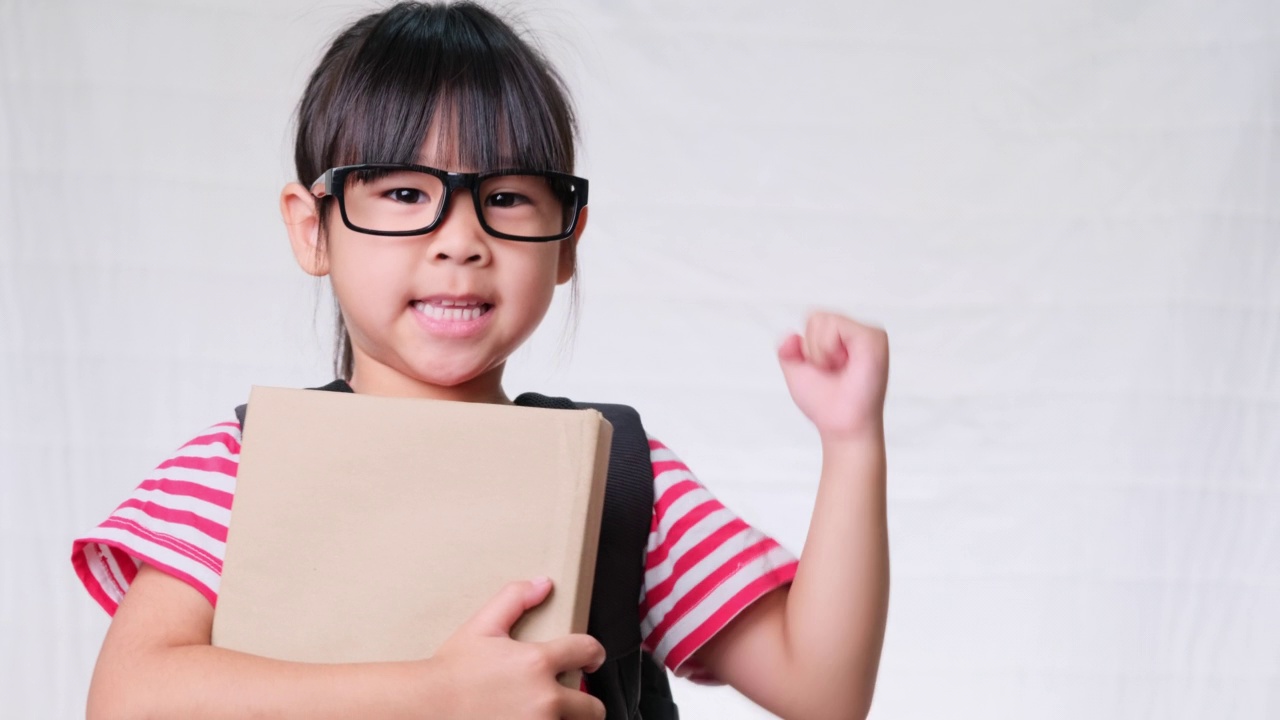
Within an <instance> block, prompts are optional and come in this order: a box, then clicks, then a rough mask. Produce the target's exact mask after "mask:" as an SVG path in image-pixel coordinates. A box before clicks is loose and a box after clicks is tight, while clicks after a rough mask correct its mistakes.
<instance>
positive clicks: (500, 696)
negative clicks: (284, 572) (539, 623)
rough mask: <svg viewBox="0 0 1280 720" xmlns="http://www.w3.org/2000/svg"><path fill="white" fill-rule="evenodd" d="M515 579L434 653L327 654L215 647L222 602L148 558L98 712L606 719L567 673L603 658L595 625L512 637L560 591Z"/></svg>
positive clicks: (109, 719)
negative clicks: (313, 657)
mask: <svg viewBox="0 0 1280 720" xmlns="http://www.w3.org/2000/svg"><path fill="white" fill-rule="evenodd" d="M550 587H551V586H550V583H549V582H547V581H535V582H522V583H512V584H511V585H508V586H507V587H506V588H504V589H503V591H502V592H501V593H499V595H498V596H497V597H495V598H494V599H493V600H492V601H491V602H490V603H489V604H488V605H487V606H486V607H485V608H483V609H482V610H481V611H480V612H478V613H477V614H476V615H475V616H474V617H473V618H472V619H471V620H470V621H468V623H467V624H466V625H465V626H464V627H463V628H461V629H460V630H459V631H458V632H457V633H456V634H455V635H454V636H453V637H452V638H450V639H449V640H448V641H447V642H446V643H445V644H444V645H443V646H442V647H441V648H440V650H439V651H438V652H437V653H436V655H435V656H434V657H432V658H431V659H427V660H420V661H414V662H398V663H363V664H350V665H320V664H305V663H291V662H283V661H278V660H268V659H266V658H261V657H256V656H253V655H246V654H243V653H237V652H233V651H230V650H225V649H223V648H216V647H212V646H211V645H210V644H209V642H210V631H211V629H212V627H213V608H212V607H210V605H209V603H208V601H207V600H205V599H204V596H202V595H201V594H200V593H199V592H197V591H196V590H194V589H193V588H191V587H190V586H188V585H187V584H186V583H184V582H182V581H180V580H177V579H175V578H173V577H170V576H169V575H166V574H164V573H163V572H161V571H159V570H156V569H154V568H152V567H150V566H148V565H144V566H142V568H140V569H139V571H138V575H137V577H136V578H135V579H134V581H133V583H132V585H131V586H130V588H129V591H128V593H126V594H125V597H124V600H123V601H121V603H120V607H119V609H118V610H117V611H116V615H115V618H114V619H113V620H112V622H111V627H110V629H109V630H108V631H107V637H106V639H105V640H104V642H103V645H102V652H101V654H100V655H99V656H98V664H97V667H96V668H95V669H94V674H93V682H92V684H91V686H90V689H89V703H88V713H87V715H88V717H89V718H90V720H97V719H104V720H115V719H117V718H178V717H180V718H190V719H192V720H196V719H199V718H236V719H243V718H314V719H317V720H319V719H323V718H343V719H346V718H353V717H360V718H387V719H391V718H397V719H398V718H415V719H417V718H475V717H537V718H561V717H570V718H603V717H604V707H603V705H601V704H600V702H599V701H598V700H596V699H595V698H593V697H591V696H590V695H587V694H586V693H582V692H578V691H575V690H570V689H568V688H565V687H563V686H561V685H559V684H558V683H556V681H555V676H556V674H557V673H560V672H564V671H567V670H572V669H578V668H586V669H588V670H591V669H594V668H595V667H597V666H598V665H599V663H600V662H602V661H603V659H604V649H603V648H602V647H601V646H600V645H599V643H597V642H596V641H595V640H594V639H592V638H590V637H589V636H586V635H572V636H569V637H566V638H562V639H560V640H555V641H551V642H547V643H541V644H530V643H521V642H517V641H515V640H512V639H511V638H510V637H509V636H508V632H509V630H510V628H511V625H512V624H513V623H514V622H515V621H516V620H517V619H519V617H520V616H521V615H522V614H523V613H524V612H525V611H526V610H527V609H529V608H532V607H534V606H536V605H537V604H539V603H540V602H542V600H543V599H544V598H545V597H546V596H547V594H548V592H549V590H550Z"/></svg>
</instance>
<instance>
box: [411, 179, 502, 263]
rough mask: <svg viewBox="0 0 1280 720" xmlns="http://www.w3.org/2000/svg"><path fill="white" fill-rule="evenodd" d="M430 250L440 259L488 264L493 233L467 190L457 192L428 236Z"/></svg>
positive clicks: (437, 259) (442, 260)
mask: <svg viewBox="0 0 1280 720" xmlns="http://www.w3.org/2000/svg"><path fill="white" fill-rule="evenodd" d="M427 238H428V239H429V243H428V246H427V247H428V252H429V253H430V255H431V259H432V260H434V261H437V262H448V261H453V262H456V263H459V264H462V265H487V264H488V263H489V261H490V260H491V259H492V258H491V251H490V248H489V242H488V238H489V234H488V233H486V232H485V231H484V227H482V226H481V225H480V218H478V217H477V216H476V209H475V205H474V203H473V202H472V199H471V197H470V194H469V193H467V192H466V191H463V192H456V193H453V197H451V198H449V204H448V205H447V206H446V207H445V209H444V218H443V219H442V220H441V221H440V224H439V225H438V226H436V229H435V230H433V231H431V234H429V235H428V236H427Z"/></svg>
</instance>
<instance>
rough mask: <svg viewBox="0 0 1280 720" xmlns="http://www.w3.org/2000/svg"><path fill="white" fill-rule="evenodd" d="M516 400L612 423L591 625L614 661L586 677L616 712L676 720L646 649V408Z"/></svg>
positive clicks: (527, 397) (649, 513) (634, 718)
mask: <svg viewBox="0 0 1280 720" xmlns="http://www.w3.org/2000/svg"><path fill="white" fill-rule="evenodd" d="M515 403H516V404H517V405H525V406H530V407H545V408H554V409H560V410H581V409H587V408H590V409H593V410H597V411H599V412H600V414H601V415H604V417H605V419H606V420H608V421H609V424H610V425H612V426H613V443H612V446H611V447H610V449H609V482H608V485H606V487H605V496H604V512H603V517H602V518H601V523H600V524H601V527H602V528H607V531H606V530H602V531H601V533H600V546H599V551H598V552H597V555H596V570H595V584H594V586H593V589H592V594H591V613H590V619H589V620H588V623H587V631H588V632H589V633H590V634H591V635H592V636H593V637H595V638H596V639H597V640H599V641H600V644H601V645H604V647H605V651H606V654H607V658H608V659H607V660H606V662H605V664H604V665H602V666H601V667H600V669H599V670H597V671H596V672H594V673H591V674H590V675H588V676H587V686H588V688H589V689H590V690H591V693H592V694H593V695H595V696H596V697H598V698H600V700H601V701H602V702H603V703H604V705H605V708H606V710H607V715H608V717H610V718H618V717H620V718H625V719H626V720H639V719H640V718H644V720H677V719H678V718H679V714H678V712H677V710H676V706H675V702H674V701H673V700H672V699H671V688H670V686H669V684H668V682H667V676H666V671H665V670H664V669H663V668H662V666H660V665H659V664H658V663H657V662H656V661H655V660H654V659H653V657H652V656H651V655H650V654H649V653H647V652H645V651H644V649H643V648H642V647H641V636H640V622H639V617H638V614H639V603H640V595H641V593H642V592H643V590H644V570H645V556H646V554H647V551H648V545H649V530H650V527H651V525H652V523H653V501H654V497H653V492H654V490H653V462H652V460H651V456H650V453H649V436H648V434H647V433H646V432H645V430H644V426H643V425H642V424H641V423H640V414H639V413H637V412H636V411H635V409H634V408H631V407H628V406H626V405H613V404H605V403H575V402H573V401H571V400H569V399H567V398H557V397H547V396H545V395H540V394H538V393H524V394H522V395H520V396H519V397H517V398H516V399H515Z"/></svg>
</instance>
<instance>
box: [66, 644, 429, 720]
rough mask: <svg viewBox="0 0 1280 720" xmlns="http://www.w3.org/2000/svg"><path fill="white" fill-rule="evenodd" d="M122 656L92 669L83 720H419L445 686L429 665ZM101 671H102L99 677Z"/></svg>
mask: <svg viewBox="0 0 1280 720" xmlns="http://www.w3.org/2000/svg"><path fill="white" fill-rule="evenodd" d="M125 655H126V654H125V653H121V656H120V657H118V658H116V659H114V660H113V661H112V662H110V663H105V664H102V663H100V664H99V671H98V672H97V673H96V674H95V676H94V679H93V683H92V686H91V687H90V690H89V704H88V714H87V717H88V718H89V720H118V719H119V720H134V719H139V720H140V719H144V718H146V719H150V718H157V719H159V718H179V717H180V718H190V719H192V720H200V719H207V720H222V719H223V718H226V719H227V720H231V719H232V718H235V719H236V720H243V719H245V718H281V719H286V718H300V719H301V718H309V719H313V720H320V719H324V718H334V719H335V720H337V719H343V720H345V719H347V718H354V717H360V718H386V719H388V720H391V719H392V718H395V719H399V718H424V717H432V715H431V714H430V710H431V709H432V708H435V709H437V710H439V709H442V708H443V707H444V706H445V704H446V702H447V700H448V698H447V697H445V695H446V693H445V691H446V690H447V683H445V682H444V681H443V678H441V677H440V673H439V672H437V671H436V669H435V668H434V667H433V666H432V664H431V663H432V661H430V660H424V661H417V662H401V663H361V664H347V665H322V664H306V663H291V662H283V661H279V660H270V659H267V658H262V657H257V656H253V655H246V654H243V653H237V652H233V651H230V650H225V649H223V648H217V647H211V646H208V645H193V646H185V647H173V648H165V649H163V650H147V651H145V652H140V653H137V654H134V653H128V655H129V656H128V657H126V656H125ZM104 668H105V669H104Z"/></svg>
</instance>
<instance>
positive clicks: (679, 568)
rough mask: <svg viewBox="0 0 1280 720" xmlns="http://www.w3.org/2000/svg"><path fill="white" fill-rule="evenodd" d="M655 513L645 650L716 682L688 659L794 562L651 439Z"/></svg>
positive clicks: (786, 578)
mask: <svg viewBox="0 0 1280 720" xmlns="http://www.w3.org/2000/svg"><path fill="white" fill-rule="evenodd" d="M649 452H650V457H651V460H652V462H653V475H654V511H653V525H652V527H651V529H650V532H649V546H648V550H647V554H646V558H645V578H644V596H643V598H642V599H641V603H640V612H641V628H640V629H641V634H642V636H643V639H644V646H645V649H646V650H648V651H649V652H650V653H652V654H653V655H654V657H655V658H656V659H657V660H658V661H659V662H661V663H663V664H664V665H665V666H666V667H667V668H669V669H670V670H672V672H674V673H675V674H676V675H678V676H681V677H687V678H689V679H691V680H694V681H697V682H703V683H717V682H718V681H717V680H716V678H714V677H713V676H711V675H709V674H708V673H707V672H706V671H705V670H704V669H703V668H701V667H698V666H697V664H696V663H694V662H691V661H690V658H691V657H692V655H693V654H694V652H696V651H697V650H698V648H700V647H702V646H703V645H704V644H706V642H707V641H708V640H710V639H711V638H712V637H714V636H715V635H716V633H718V632H720V631H721V630H722V629H724V627H725V626H726V625H728V624H729V622H730V621H731V620H733V619H734V618H735V617H737V616H738V614H739V613H741V612H742V611H743V610H745V609H746V608H747V607H748V606H749V605H751V603H753V602H755V601H756V600H759V599H760V598H761V597H763V596H765V595H766V594H768V593H769V592H770V591H772V590H775V589H777V588H779V587H782V586H784V585H787V584H788V583H790V582H791V580H792V579H793V578H794V577H795V573H796V568H797V566H798V561H797V559H796V557H795V556H794V555H792V554H791V553H790V552H788V551H787V550H786V548H784V547H782V546H781V545H779V544H778V542H777V541H776V540H774V539H773V538H771V537H769V536H768V535H765V534H764V533H763V532H761V531H759V530H757V529H755V528H753V527H751V526H750V525H748V524H747V523H746V522H744V521H743V520H742V519H741V518H739V517H737V516H736V515H734V514H733V512H732V511H730V510H729V509H728V508H726V507H725V506H724V505H723V504H721V503H720V501H718V500H716V499H715V498H714V497H713V496H712V495H711V493H710V492H709V491H708V490H707V489H706V488H705V487H703V486H702V484H701V483H699V482H698V480H697V479H696V478H695V477H694V476H693V473H691V472H690V471H689V468H688V467H686V466H685V464H684V463H683V462H681V461H680V459H679V458H678V457H676V455H675V453H673V452H671V450H669V449H668V448H667V447H666V446H664V445H663V444H662V443H661V442H659V441H658V440H656V439H653V438H650V439H649Z"/></svg>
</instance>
